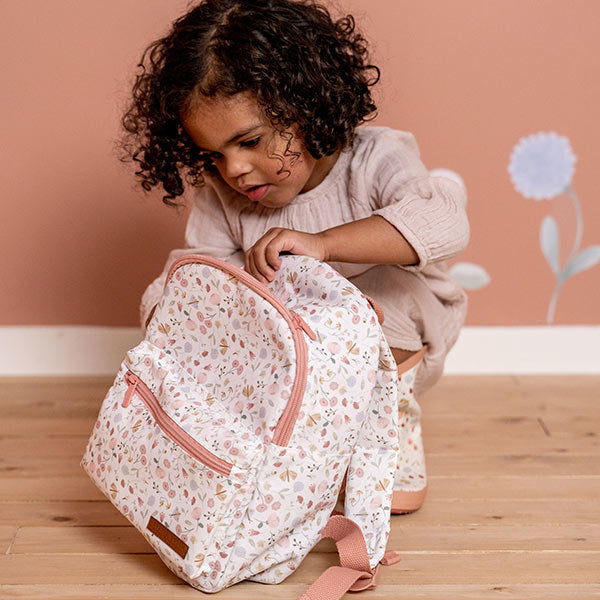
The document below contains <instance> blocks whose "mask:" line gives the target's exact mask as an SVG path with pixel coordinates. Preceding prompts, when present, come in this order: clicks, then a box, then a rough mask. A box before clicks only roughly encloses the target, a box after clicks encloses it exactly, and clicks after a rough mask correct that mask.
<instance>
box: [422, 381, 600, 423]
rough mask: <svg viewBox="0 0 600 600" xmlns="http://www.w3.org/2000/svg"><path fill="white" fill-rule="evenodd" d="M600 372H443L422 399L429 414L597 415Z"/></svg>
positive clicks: (424, 408)
mask: <svg viewBox="0 0 600 600" xmlns="http://www.w3.org/2000/svg"><path fill="white" fill-rule="evenodd" d="M599 390H600V375H577V376H572V375H444V376H443V377H442V378H441V380H440V381H439V382H438V383H436V385H435V386H434V387H433V388H431V389H430V390H428V391H427V393H426V394H424V396H423V397H422V398H421V400H420V404H421V406H422V408H423V412H424V414H429V415H433V414H435V415H451V414H459V415H471V414H477V415H510V416H526V415H531V416H542V415H545V414H555V415H561V414H563V413H564V412H565V409H566V408H568V412H572V413H575V414H589V415H594V414H597V410H598V401H599V399H600V392H599Z"/></svg>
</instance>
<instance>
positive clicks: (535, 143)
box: [508, 132, 600, 323]
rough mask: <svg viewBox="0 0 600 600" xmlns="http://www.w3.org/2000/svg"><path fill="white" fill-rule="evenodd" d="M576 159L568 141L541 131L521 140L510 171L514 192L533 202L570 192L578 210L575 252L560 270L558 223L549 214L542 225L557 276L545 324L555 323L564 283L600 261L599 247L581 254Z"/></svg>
mask: <svg viewBox="0 0 600 600" xmlns="http://www.w3.org/2000/svg"><path fill="white" fill-rule="evenodd" d="M576 162H577V157H576V156H575V155H574V154H573V152H572V150H571V145H570V143H569V139H568V138H566V137H564V136H559V135H557V134H556V133H554V132H549V133H545V132H539V133H536V134H533V135H530V136H529V137H526V138H521V139H520V140H519V142H518V143H517V145H516V146H515V147H514V148H513V151H512V154H511V156H510V163H509V166H508V172H509V174H510V179H511V181H512V183H513V185H514V187H515V189H516V190H517V191H518V192H519V193H520V194H522V195H523V196H525V198H531V199H533V200H545V199H550V198H553V197H554V196H558V195H559V194H563V193H568V194H569V196H570V197H571V200H572V202H573V206H574V209H575V218H576V221H577V229H576V232H575V240H574V243H573V249H572V250H571V254H570V256H569V258H568V259H567V261H566V263H565V266H564V267H563V268H561V266H560V257H559V232H558V224H557V223H556V221H555V220H554V218H553V217H552V216H550V215H547V216H545V217H544V219H543V220H542V224H541V226H540V247H541V249H542V254H543V255H544V258H545V259H546V261H547V262H548V265H549V266H550V268H551V269H552V272H553V273H554V275H555V277H556V285H555V287H554V291H553V293H552V297H551V298H550V304H549V306H548V313H547V315H546V322H547V323H552V322H553V321H554V314H555V311H556V303H557V301H558V294H559V292H560V289H561V287H562V286H563V284H564V283H565V281H566V280H567V279H568V278H569V277H571V276H573V275H575V273H579V271H583V270H585V269H589V268H590V267H593V266H594V265H595V264H596V263H598V262H600V245H595V246H589V247H588V248H585V249H584V250H583V251H581V252H579V247H580V245H581V238H582V236H583V214H582V211H581V204H580V202H579V199H578V198H577V195H576V194H575V191H574V190H573V188H572V187H571V181H572V178H573V174H574V172H575V163H576Z"/></svg>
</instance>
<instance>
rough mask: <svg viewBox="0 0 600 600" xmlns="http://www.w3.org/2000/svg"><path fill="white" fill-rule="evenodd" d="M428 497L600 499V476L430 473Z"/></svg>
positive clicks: (461, 498) (448, 498)
mask: <svg viewBox="0 0 600 600" xmlns="http://www.w3.org/2000/svg"><path fill="white" fill-rule="evenodd" d="M428 482H429V488H428V491H427V496H428V499H431V498H435V499H440V500H441V499H447V500H461V501H462V500H477V499H480V500H485V501H487V500H489V499H491V498H494V499H496V500H509V499H510V500H514V499H515V497H517V498H518V500H519V501H520V500H578V499H581V500H583V499H588V500H592V499H595V500H597V499H598V498H600V477H594V476H590V477H588V476H585V475H584V476H577V477H571V476H568V475H565V476H552V475H544V476H540V477H527V476H525V477H520V476H509V475H506V476H502V477H468V476H465V477H460V476H446V477H444V476H438V477H432V476H430V477H429V479H428Z"/></svg>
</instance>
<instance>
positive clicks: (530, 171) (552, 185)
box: [508, 132, 577, 200]
mask: <svg viewBox="0 0 600 600" xmlns="http://www.w3.org/2000/svg"><path fill="white" fill-rule="evenodd" d="M576 161H577V157H576V156H575V155H574V154H573V152H572V151H571V146H570V144H569V140H568V138H566V137H562V136H559V135H557V134H556V133H554V132H550V133H544V132H541V133H536V134H534V135H530V136H529V137H526V138H521V139H520V140H519V142H518V144H517V145H516V146H515V147H514V149H513V153H512V155H511V157H510V164H509V166H508V172H509V173H510V179H511V181H512V183H513V185H514V186H515V188H516V190H517V192H519V193H520V194H522V195H523V196H525V198H530V199H532V200H544V199H549V198H553V197H554V196H557V195H558V194H561V193H562V192H564V191H566V190H567V188H568V187H569V185H571V179H572V177H573V173H574V172H575V162H576Z"/></svg>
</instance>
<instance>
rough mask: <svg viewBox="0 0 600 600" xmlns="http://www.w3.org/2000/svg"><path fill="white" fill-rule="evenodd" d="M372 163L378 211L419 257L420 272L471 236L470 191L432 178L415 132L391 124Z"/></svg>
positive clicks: (416, 267)
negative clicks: (468, 211) (468, 197)
mask: <svg viewBox="0 0 600 600" xmlns="http://www.w3.org/2000/svg"><path fill="white" fill-rule="evenodd" d="M378 137H379V138H380V139H379V140H378V141H377V151H376V152H375V151H374V152H373V153H372V154H373V156H371V158H372V159H373V158H375V157H376V159H377V160H376V162H375V164H374V168H373V172H372V173H373V177H374V181H373V186H374V193H373V194H371V195H370V201H371V203H372V209H373V214H375V215H380V216H382V217H383V218H384V219H386V220H387V221H389V222H390V223H391V224H392V225H393V226H394V227H395V228H396V229H398V231H399V232H400V233H401V234H402V235H403V236H404V237H405V238H406V240H407V241H408V242H409V243H410V245H411V246H412V247H413V248H414V250H415V252H416V253H417V255H418V257H419V262H418V263H416V264H415V265H401V267H402V268H403V269H407V270H409V271H421V270H423V268H424V267H426V266H427V265H428V264H430V263H435V262H438V261H442V260H446V259H449V258H451V257H453V256H455V255H457V254H458V253H459V252H461V251H462V250H464V248H465V247H466V246H467V244H468V241H469V235H470V231H469V221H468V219H467V213H466V203H467V194H466V190H465V189H464V188H463V186H461V185H460V184H459V183H457V182H456V181H454V180H452V179H448V178H446V177H432V176H431V175H430V174H429V171H428V170H427V168H426V167H425V165H424V164H423V163H422V161H421V159H420V152H419V148H418V146H417V142H416V140H415V137H414V135H413V134H412V133H410V132H407V131H398V130H394V129H386V130H385V131H383V132H382V133H380V134H379V136H378Z"/></svg>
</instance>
